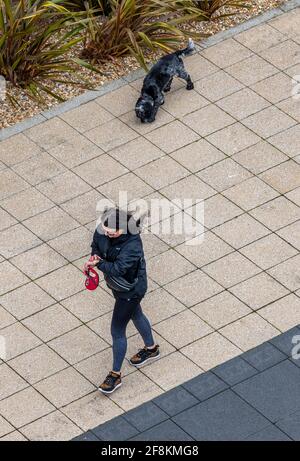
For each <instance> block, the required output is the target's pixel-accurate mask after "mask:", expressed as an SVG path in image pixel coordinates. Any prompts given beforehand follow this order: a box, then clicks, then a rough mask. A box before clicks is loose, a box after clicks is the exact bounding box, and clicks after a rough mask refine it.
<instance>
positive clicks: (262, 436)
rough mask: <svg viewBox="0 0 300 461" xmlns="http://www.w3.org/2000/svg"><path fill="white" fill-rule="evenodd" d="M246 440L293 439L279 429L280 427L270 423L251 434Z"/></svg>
mask: <svg viewBox="0 0 300 461" xmlns="http://www.w3.org/2000/svg"><path fill="white" fill-rule="evenodd" d="M245 440H246V441H249V442H250V441H252V442H284V441H288V440H291V439H290V438H289V437H288V436H287V435H286V434H284V432H282V431H281V430H280V429H278V427H276V426H274V425H273V424H270V426H268V427H265V428H264V429H262V430H261V431H259V432H256V433H255V434H252V435H249V437H247V438H246V439H245Z"/></svg>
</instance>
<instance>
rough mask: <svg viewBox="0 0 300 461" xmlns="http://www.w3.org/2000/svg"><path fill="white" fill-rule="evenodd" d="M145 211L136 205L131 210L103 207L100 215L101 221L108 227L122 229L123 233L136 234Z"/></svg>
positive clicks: (139, 229)
mask: <svg viewBox="0 0 300 461" xmlns="http://www.w3.org/2000/svg"><path fill="white" fill-rule="evenodd" d="M146 215H147V212H145V211H142V210H141V207H139V206H138V205H136V206H135V208H134V209H133V208H132V209H131V210H122V209H121V208H118V207H110V208H105V210H104V211H103V214H102V216H101V223H102V224H103V225H104V226H105V227H107V228H109V229H115V230H116V231H118V230H123V231H124V232H125V233H129V234H138V233H140V232H141V228H142V224H143V221H144V218H145V217H146Z"/></svg>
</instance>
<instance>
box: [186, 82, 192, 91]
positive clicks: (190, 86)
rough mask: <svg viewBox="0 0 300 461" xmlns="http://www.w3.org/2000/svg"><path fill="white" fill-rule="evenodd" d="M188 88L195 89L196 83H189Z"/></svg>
mask: <svg viewBox="0 0 300 461" xmlns="http://www.w3.org/2000/svg"><path fill="white" fill-rule="evenodd" d="M186 89H187V90H193V89H194V84H193V83H189V84H188V85H187V86H186Z"/></svg>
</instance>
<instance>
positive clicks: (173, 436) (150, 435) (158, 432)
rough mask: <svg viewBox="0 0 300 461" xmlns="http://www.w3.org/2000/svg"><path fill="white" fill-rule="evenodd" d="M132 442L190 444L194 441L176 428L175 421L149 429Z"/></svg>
mask: <svg viewBox="0 0 300 461" xmlns="http://www.w3.org/2000/svg"><path fill="white" fill-rule="evenodd" d="M130 440H136V441H137V440H149V441H150V440H153V441H166V442H168V441H172V442H175V441H176V442H189V441H192V440H193V439H192V437H190V436H189V435H188V434H187V433H186V432H184V431H183V430H182V429H180V427H178V426H176V424H174V423H173V421H170V420H169V421H165V422H163V423H161V424H159V425H158V426H155V427H153V428H152V429H148V431H145V432H143V433H142V434H139V435H138V436H136V437H133V438H132V439H130Z"/></svg>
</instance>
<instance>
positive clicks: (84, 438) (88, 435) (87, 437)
mask: <svg viewBox="0 0 300 461" xmlns="http://www.w3.org/2000/svg"><path fill="white" fill-rule="evenodd" d="M99 440H100V439H98V437H96V436H95V434H93V433H92V432H91V431H88V432H84V434H81V435H79V436H78V437H75V439H73V441H74V442H99Z"/></svg>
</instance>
